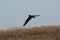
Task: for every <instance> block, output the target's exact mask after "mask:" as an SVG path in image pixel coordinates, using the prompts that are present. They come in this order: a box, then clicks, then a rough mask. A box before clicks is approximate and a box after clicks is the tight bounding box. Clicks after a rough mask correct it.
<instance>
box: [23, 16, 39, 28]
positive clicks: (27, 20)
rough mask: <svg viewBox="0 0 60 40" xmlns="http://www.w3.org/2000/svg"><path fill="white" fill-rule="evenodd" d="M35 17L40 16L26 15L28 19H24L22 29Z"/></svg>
mask: <svg viewBox="0 0 60 40" xmlns="http://www.w3.org/2000/svg"><path fill="white" fill-rule="evenodd" d="M37 16H40V15H28V18H27V19H26V21H25V23H24V24H23V27H24V26H25V25H26V24H27V23H28V22H29V21H30V20H31V19H32V18H36V17H37Z"/></svg>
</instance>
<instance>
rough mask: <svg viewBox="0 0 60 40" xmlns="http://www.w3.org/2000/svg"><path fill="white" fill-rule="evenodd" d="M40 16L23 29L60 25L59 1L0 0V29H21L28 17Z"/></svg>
mask: <svg viewBox="0 0 60 40" xmlns="http://www.w3.org/2000/svg"><path fill="white" fill-rule="evenodd" d="M29 14H31V15H40V17H37V18H35V19H32V20H31V21H29V23H28V24H27V25H26V26H25V27H32V26H41V25H59V24H60V0H0V29H6V28H12V27H23V26H22V25H23V24H24V22H25V20H26V19H27V17H28V15H29Z"/></svg>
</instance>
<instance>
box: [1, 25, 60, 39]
mask: <svg viewBox="0 0 60 40" xmlns="http://www.w3.org/2000/svg"><path fill="white" fill-rule="evenodd" d="M0 40H60V25H57V26H40V27H32V28H10V29H6V30H0Z"/></svg>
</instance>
